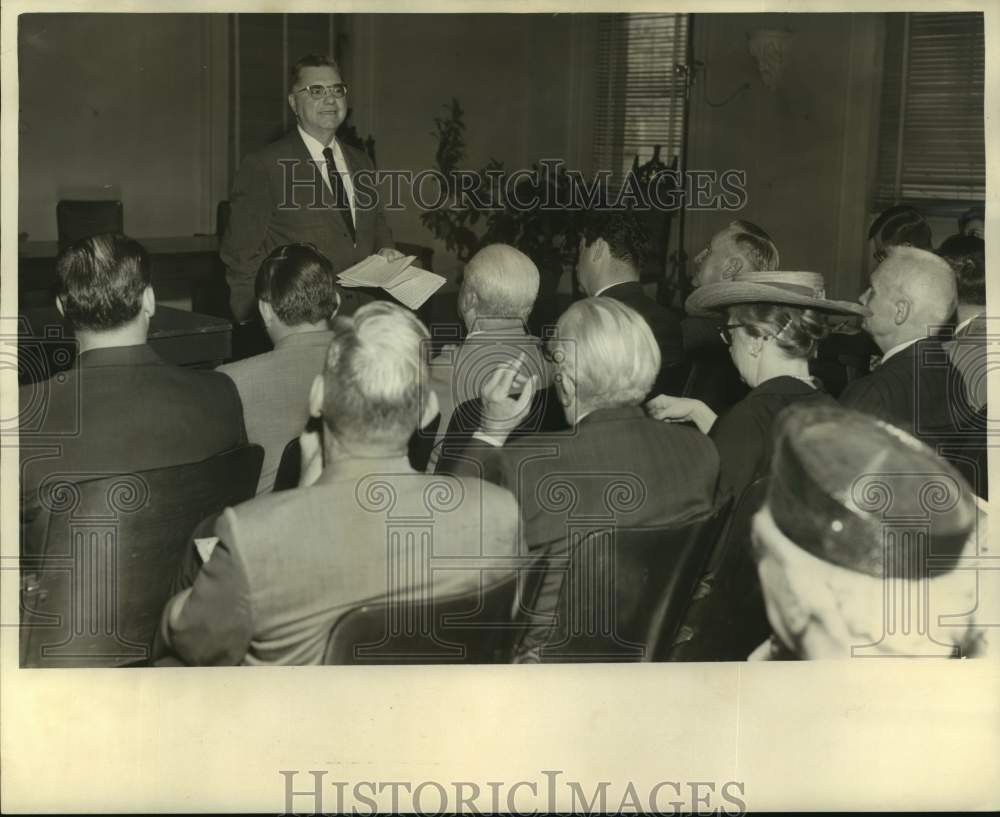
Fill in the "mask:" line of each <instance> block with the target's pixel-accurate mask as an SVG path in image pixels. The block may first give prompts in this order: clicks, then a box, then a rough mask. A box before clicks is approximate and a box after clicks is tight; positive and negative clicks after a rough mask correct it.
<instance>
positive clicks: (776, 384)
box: [646, 270, 869, 498]
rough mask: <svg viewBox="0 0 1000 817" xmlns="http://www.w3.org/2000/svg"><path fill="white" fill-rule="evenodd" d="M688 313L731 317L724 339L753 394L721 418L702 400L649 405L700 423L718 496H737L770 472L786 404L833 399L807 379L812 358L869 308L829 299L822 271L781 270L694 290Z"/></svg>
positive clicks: (666, 415) (659, 413)
mask: <svg viewBox="0 0 1000 817" xmlns="http://www.w3.org/2000/svg"><path fill="white" fill-rule="evenodd" d="M684 308H685V310H686V312H687V313H688V314H689V315H701V316H710V315H711V316H717V315H718V313H720V312H721V313H725V315H726V319H725V322H724V323H723V325H722V327H721V330H720V331H721V334H722V339H723V340H724V341H725V342H726V344H727V345H728V346H729V354H730V356H731V357H732V359H733V363H734V364H735V365H736V369H737V370H738V371H739V373H740V377H741V378H742V379H743V380H744V382H745V383H746V384H747V385H748V386H749V387H750V388H751V391H750V393H749V394H748V395H747V396H746V397H745V398H744V399H743V400H741V401H740V402H739V403H737V404H736V405H734V406H732V407H731V408H730V409H728V410H727V411H726V412H725V413H724V414H723V415H722V416H721V417H718V416H716V414H715V412H713V411H712V410H711V409H710V408H709V407H708V406H707V405H705V404H704V403H703V402H701V401H700V400H694V399H691V398H686V397H669V396H667V395H659V396H658V397H655V398H653V399H652V400H650V401H649V402H648V403H647V404H646V409H647V412H648V413H649V415H650V416H652V417H655V418H656V419H658V420H665V421H673V422H694V423H695V424H696V425H697V426H698V428H700V429H701V430H702V432H703V433H705V434H708V435H709V436H710V437H711V438H712V440H713V441H714V442H715V444H716V447H717V448H718V450H719V461H720V473H719V494H720V496H724V495H725V494H727V493H730V494H732V495H733V496H735V497H737V498H738V497H739V496H740V494H741V493H742V492H743V490H744V489H745V488H746V487H747V486H749V485H750V483H752V482H753V481H754V480H755V479H757V478H758V477H761V476H763V475H764V474H766V473H767V469H768V467H769V465H770V461H771V449H772V442H773V440H772V429H771V427H772V424H773V421H774V419H775V417H776V416H777V415H778V413H779V412H780V411H781V410H782V409H783V408H784V407H785V406H787V405H790V404H792V403H798V402H802V401H831V400H832V398H830V397H829V396H828V395H827V394H825V393H824V392H823V391H822V390H821V388H820V384H819V383H817V382H816V381H815V380H814V379H813V378H812V377H810V375H809V360H810V358H812V357H813V356H814V355H815V353H816V348H817V345H818V343H819V341H820V340H821V339H822V338H824V337H826V335H827V334H829V332H830V330H831V324H836V323H838V322H843V321H845V319H850V318H852V317H855V316H859V315H862V316H863V315H867V314H869V313H868V310H867V309H866V308H865V307H863V306H861V305H860V304H858V303H853V302H849V301H834V300H830V299H828V298H827V297H826V288H825V286H824V281H823V276H822V275H820V274H819V273H816V272H800V271H785V270H775V271H772V272H747V273H741V274H737V275H736V276H735V277H734V278H732V279H731V280H728V281H721V282H719V283H715V284H706V285H705V286H702V287H699V288H698V289H697V290H695V291H694V292H693V293H692V294H691V296H690V297H689V298H688V299H687V302H686V303H685V305H684Z"/></svg>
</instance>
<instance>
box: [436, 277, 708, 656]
mask: <svg viewBox="0 0 1000 817" xmlns="http://www.w3.org/2000/svg"><path fill="white" fill-rule="evenodd" d="M549 347H550V351H551V356H552V358H553V360H554V361H555V367H556V372H555V389H556V391H557V392H558V394H559V400H560V402H561V403H562V407H563V410H564V412H565V416H566V421H567V423H568V424H569V426H570V430H568V431H564V432H556V433H532V434H526V435H522V436H519V437H517V438H511V437H510V435H511V433H512V431H514V429H516V428H518V427H519V426H520V425H521V423H522V421H523V415H524V413H525V412H526V411H527V410H528V408H529V406H530V404H531V397H532V392H533V390H534V388H535V387H536V386H537V378H532V377H529V378H528V379H527V381H526V384H525V385H524V387H523V390H522V391H521V392H520V395H519V396H515V392H516V391H517V388H516V387H515V385H514V384H515V382H517V380H518V372H517V369H518V366H517V364H516V363H515V364H514V365H506V366H501V367H499V368H498V369H497V370H496V371H495V372H494V374H493V376H492V377H491V378H489V379H488V381H487V382H486V383H485V384H484V386H483V392H482V395H481V398H482V402H483V408H482V424H481V427H480V429H479V431H478V432H477V433H476V434H475V435H474V437H473V438H472V439H471V440H468V441H466V440H458V441H455V443H454V444H452V443H451V442H450V440H449V439H448V438H446V440H445V442H444V446H443V453H442V457H441V461H440V462H439V463H438V472H439V473H464V474H469V475H482V476H483V477H484V478H485V479H488V480H491V481H493V482H496V483H497V484H498V485H502V486H504V487H507V488H509V489H510V490H511V491H513V492H514V494H515V496H517V498H518V503H519V504H520V506H521V512H522V517H523V520H524V536H525V542H526V545H527V547H528V549H529V552H530V553H531V554H532V555H537V556H543V555H546V554H559V553H561V552H562V551H563V550H564V549H565V548H566V547H567V544H568V538H569V537H570V536H571V535H572V530H573V525H574V524H577V523H579V521H580V520H581V519H587V518H590V519H600V520H601V521H600V522H599V523H596V524H599V525H602V526H604V527H605V528H607V527H615V526H626V527H657V526H665V525H670V524H673V523H675V522H680V521H682V520H690V519H694V518H696V517H699V516H701V515H704V514H707V513H708V512H709V511H710V510H711V508H712V507H713V498H714V494H715V484H716V481H717V479H718V476H719V456H718V454H717V453H716V450H715V446H714V444H713V443H712V442H711V441H710V440H709V439H707V438H706V437H705V436H704V435H701V434H700V433H699V432H698V431H697V430H696V429H693V428H687V427H684V426H681V425H675V424H671V423H657V422H656V421H655V420H651V419H650V418H648V417H647V416H646V415H645V412H644V411H643V408H642V402H643V400H645V397H646V395H647V394H648V392H649V389H650V387H651V386H652V384H653V381H654V380H655V378H656V376H657V373H658V372H659V370H660V352H659V347H658V346H657V343H656V339H655V337H654V336H653V332H652V330H651V329H650V328H649V324H648V323H647V322H646V321H645V320H644V319H643V317H642V316H641V315H640V314H639V313H638V312H636V311H635V310H634V309H632V308H631V307H629V306H626V305H625V304H623V303H621V302H620V301H618V300H616V299H614V298H609V297H604V296H598V297H595V298H586V299H584V300H582V301H577V302H576V303H575V304H573V305H572V306H571V307H570V308H569V309H567V310H566V311H565V312H564V313H563V314H562V316H561V317H560V318H559V321H558V323H557V325H556V337H555V338H553V339H552V340H550V341H549ZM449 436H450V435H449ZM622 491H624V492H625V494H627V495H629V496H630V497H632V498H633V499H634V501H630V502H628V503H624V505H621V506H619V504H617V503H615V502H614V501H613V500H609V497H611V496H616V495H619V494H620V493H621V492H622ZM557 497H565V498H570V499H571V500H572V501H569V502H564V501H560V500H559V499H557ZM595 515H596V516H595ZM560 576H561V574H558V572H557V571H549V572H548V573H547V574H546V578H545V580H544V584H543V589H542V590H541V591H540V592H539V594H538V598H537V599H536V601H535V602H534V604H533V610H534V612H536V613H550V612H551V611H552V610H554V609H555V606H556V603H557V600H558V597H559V592H560V589H561V584H562V582H561V579H560ZM536 637H538V638H544V636H543V635H542V634H540V633H539V634H535V635H532V636H530V637H526V638H525V640H524V641H523V642H522V645H521V648H519V655H520V654H521V653H524V655H525V656H527V655H529V654H531V655H534V651H535V648H536V647H537V646H538V644H537V643H536V642H535V640H536ZM523 658H524V656H522V658H521V660H523Z"/></svg>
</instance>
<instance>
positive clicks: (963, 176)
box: [874, 12, 986, 209]
mask: <svg viewBox="0 0 1000 817" xmlns="http://www.w3.org/2000/svg"><path fill="white" fill-rule="evenodd" d="M886 18H887V28H886V44H885V61H884V69H883V81H882V101H881V106H880V126H879V141H878V174H877V178H876V183H875V191H874V198H875V201H874V205H875V208H876V209H881V208H883V207H886V206H888V205H890V204H895V203H898V202H914V203H921V202H924V203H926V202H927V200H929V199H932V200H935V201H937V202H938V203H939V204H942V205H948V204H949V203H951V204H959V203H961V202H970V201H982V200H983V199H984V198H985V195H986V151H985V147H984V135H983V73H984V68H985V62H986V52H985V45H984V40H983V15H982V13H917V12H913V13H905V14H887V15H886ZM925 209H926V204H925Z"/></svg>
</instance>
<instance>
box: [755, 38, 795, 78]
mask: <svg viewBox="0 0 1000 817" xmlns="http://www.w3.org/2000/svg"><path fill="white" fill-rule="evenodd" d="M791 39H792V32H791V31H789V30H788V29H784V28H759V29H757V30H756V31H751V32H749V33H748V34H747V40H748V44H749V46H750V54H751V56H752V57H753V58H754V60H755V61H756V62H757V70H759V71H760V78H761V81H762V82H763V83H764V87H765V88H767V89H768V90H769V91H773V90H775V89H776V88H777V87H778V86H779V85H780V84H781V77H782V74H783V73H784V67H785V51H786V50H787V49H788V43H789V42H790V41H791Z"/></svg>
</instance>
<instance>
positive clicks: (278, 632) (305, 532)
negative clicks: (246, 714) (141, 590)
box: [161, 301, 519, 664]
mask: <svg viewBox="0 0 1000 817" xmlns="http://www.w3.org/2000/svg"><path fill="white" fill-rule="evenodd" d="M427 337H428V333H427V330H426V328H425V327H424V326H423V324H422V323H420V321H419V320H418V319H417V318H416V317H415V316H414V315H413V314H412V313H411V312H409V311H408V310H406V309H403V308H402V307H400V306H397V305H395V304H391V303H387V302H382V301H377V302H374V303H371V304H368V305H366V306H364V307H362V308H361V309H359V310H358V311H357V312H356V313H355V314H354V316H353V317H351V318H337V319H336V320H335V321H334V324H333V340H332V342H331V344H330V348H329V351H328V353H327V358H326V365H325V368H324V371H323V373H322V374H321V375H319V376H318V377H317V379H316V381H315V383H314V384H313V387H312V391H311V394H310V402H311V407H312V411H313V413H314V414H316V415H321V416H322V427H323V431H322V443H321V446H319V447H317V449H316V451H315V454H316V458H315V459H316V462H317V464H318V465H319V467H318V468H315V469H310V467H309V465H310V462H309V457H308V456H306V457H305V459H306V463H305V467H304V469H303V470H304V478H303V481H302V483H301V484H300V486H299V487H298V488H296V489H292V490H289V491H283V492H280V493H275V494H266V495H263V496H259V497H257V498H256V499H253V500H251V501H249V502H246V503H244V504H242V505H239V506H237V507H235V508H229V509H227V510H226V511H225V512H224V513H223V514H222V515H221V516H220V517H219V520H218V522H217V523H216V527H215V534H216V537H217V538H218V542H217V543H216V544H215V546H214V550H212V552H211V554H210V556H209V557H208V558H207V560H206V561H205V563H204V565H203V566H202V567H201V570H200V572H199V574H198V576H197V578H196V579H195V581H194V585H193V587H191V588H188V589H186V590H183V591H182V592H181V593H179V594H178V595H176V596H174V598H173V599H171V601H170V602H169V603H168V604H167V607H166V609H165V611H164V614H163V620H162V627H161V634H162V637H163V641H164V642H165V644H166V645H167V646H169V647H170V648H172V649H173V651H174V652H175V653H176V654H177V655H178V656H179V657H180V658H181V659H182V660H183V661H185V662H186V663H189V664H239V663H243V664H318V663H321V662H322V660H323V657H324V650H325V647H326V643H327V638H328V636H329V633H330V629H331V627H332V626H333V625H334V623H335V622H336V621H337V620H338V619H339V617H340V616H341V615H343V614H344V613H345V612H347V611H348V610H349V609H351V608H352V607H354V606H357V605H358V604H360V603H362V602H364V601H367V600H371V599H379V600H388V601H390V602H391V601H392V600H393V599H396V600H397V601H400V602H401V601H404V600H413V599H414V597H419V596H422V595H427V594H429V593H431V592H433V593H435V594H439V593H443V592H451V591H456V590H465V589H471V588H475V587H479V586H480V582H481V581H489V580H492V578H502V576H503V574H504V573H506V572H509V570H510V557H511V556H512V555H513V554H514V553H515V551H516V547H517V540H518V528H519V516H518V509H517V503H516V502H515V501H514V498H513V497H512V496H511V495H510V493H509V492H507V491H505V490H503V489H501V488H498V487H496V486H494V485H489V484H486V483H482V482H480V481H479V480H476V479H467V478H455V477H440V476H433V475H426V474H420V473H417V472H415V471H414V470H413V469H412V468H411V467H410V464H409V461H408V459H407V442H408V440H409V438H410V435H411V434H412V433H413V431H414V429H415V428H416V427H417V424H418V422H419V421H420V420H421V419H422V418H425V417H426V415H428V414H431V413H433V412H435V411H436V410H437V409H436V406H435V401H434V398H433V396H432V395H429V394H428V392H427V390H426V389H425V388H424V384H425V382H426V380H425V378H426V364H425V363H424V359H423V356H422V353H423V346H424V344H425V343H426V341H427ZM307 439H308V438H307ZM303 448H304V455H308V454H309V453H310V450H309V447H308V446H307V445H303ZM390 516H391V517H392V518H393V519H395V520H396V521H397V523H398V522H400V520H402V522H403V528H402V529H400V527H399V524H397V525H389V524H388V521H389V519H390ZM407 525H412V526H414V530H413V531H412V535H410V534H409V533H408V531H407V529H406V528H407ZM456 557H460V558H462V559H465V560H467V562H468V568H465V567H464V566H463V567H462V569H460V570H455V569H448V570H435V569H434V568H435V564H434V562H435V560H436V559H448V560H450V561H451V562H452V563H453V562H454V559H455V558H456ZM451 566H452V568H453V567H454V565H453V564H452V565H451ZM484 575H487V576H488V578H484Z"/></svg>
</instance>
